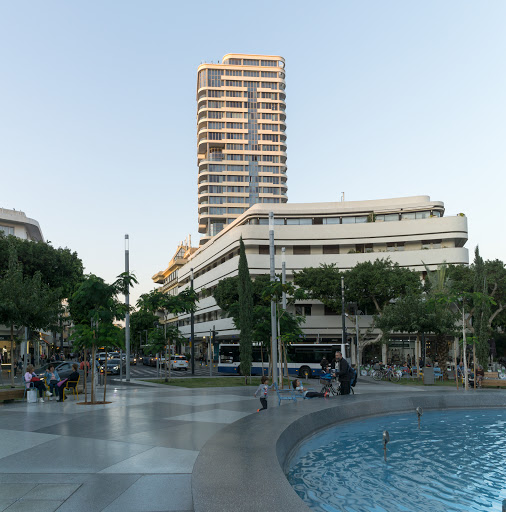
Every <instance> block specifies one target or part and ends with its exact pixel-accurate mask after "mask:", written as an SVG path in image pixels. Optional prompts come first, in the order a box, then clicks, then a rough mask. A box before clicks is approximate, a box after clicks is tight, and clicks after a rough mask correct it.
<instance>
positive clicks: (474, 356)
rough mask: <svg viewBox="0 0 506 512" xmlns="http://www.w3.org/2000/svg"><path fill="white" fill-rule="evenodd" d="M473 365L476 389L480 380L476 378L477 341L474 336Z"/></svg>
mask: <svg viewBox="0 0 506 512" xmlns="http://www.w3.org/2000/svg"><path fill="white" fill-rule="evenodd" d="M473 366H474V379H473V382H474V389H476V381H477V380H478V379H477V378H476V341H475V338H473Z"/></svg>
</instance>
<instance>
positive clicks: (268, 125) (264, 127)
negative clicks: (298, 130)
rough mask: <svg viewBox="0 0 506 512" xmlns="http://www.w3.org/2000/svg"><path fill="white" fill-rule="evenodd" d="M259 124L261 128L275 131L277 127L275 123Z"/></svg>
mask: <svg viewBox="0 0 506 512" xmlns="http://www.w3.org/2000/svg"><path fill="white" fill-rule="evenodd" d="M260 126H261V129H262V130H270V131H273V132H277V131H278V129H279V126H278V125H277V124H262V125H260Z"/></svg>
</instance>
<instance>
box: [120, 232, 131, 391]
mask: <svg viewBox="0 0 506 512" xmlns="http://www.w3.org/2000/svg"><path fill="white" fill-rule="evenodd" d="M129 245H130V238H129V236H128V235H125V274H126V276H127V277H128V274H129V273H130V247H129ZM125 304H126V307H127V311H126V315H125V350H126V365H125V378H126V381H127V382H130V311H129V307H130V286H129V284H128V282H127V286H126V290H125ZM121 366H122V362H120V367H121Z"/></svg>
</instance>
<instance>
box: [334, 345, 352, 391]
mask: <svg viewBox="0 0 506 512" xmlns="http://www.w3.org/2000/svg"><path fill="white" fill-rule="evenodd" d="M331 366H332V368H334V369H335V370H336V375H337V378H338V379H339V383H340V384H341V388H340V393H341V395H349V394H350V365H349V364H348V361H346V359H345V358H344V357H343V354H342V352H341V351H340V350H338V351H336V357H335V358H334V359H333V360H332V364H331Z"/></svg>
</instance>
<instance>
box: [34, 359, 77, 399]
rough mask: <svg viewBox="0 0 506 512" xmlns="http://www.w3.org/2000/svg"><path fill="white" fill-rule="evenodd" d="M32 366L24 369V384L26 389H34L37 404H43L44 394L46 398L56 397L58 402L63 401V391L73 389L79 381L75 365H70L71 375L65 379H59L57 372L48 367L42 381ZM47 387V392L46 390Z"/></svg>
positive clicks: (52, 367) (53, 368)
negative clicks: (37, 397) (35, 390)
mask: <svg viewBox="0 0 506 512" xmlns="http://www.w3.org/2000/svg"><path fill="white" fill-rule="evenodd" d="M34 370H35V369H34V367H33V365H31V364H29V365H28V366H27V368H26V373H25V383H26V387H27V388H30V387H32V386H33V387H34V388H35V389H37V391H38V394H39V402H44V394H45V395H46V396H47V397H52V396H53V395H54V396H55V397H56V395H58V397H59V398H58V400H57V401H58V402H63V401H64V400H65V389H66V388H67V389H68V388H75V387H76V386H77V382H78V381H79V372H78V371H77V364H76V363H74V364H73V365H72V373H71V374H70V375H69V376H68V377H67V378H66V379H60V376H59V375H58V372H57V371H56V370H55V367H54V366H53V365H51V366H49V367H48V369H47V370H46V372H45V374H44V379H45V383H44V380H43V379H41V378H40V377H39V376H38V375H37V374H36V373H35V371H34ZM46 385H47V386H49V390H48V389H47V387H46Z"/></svg>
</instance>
